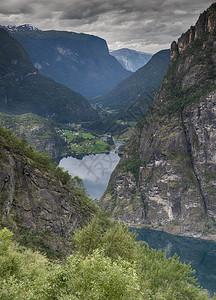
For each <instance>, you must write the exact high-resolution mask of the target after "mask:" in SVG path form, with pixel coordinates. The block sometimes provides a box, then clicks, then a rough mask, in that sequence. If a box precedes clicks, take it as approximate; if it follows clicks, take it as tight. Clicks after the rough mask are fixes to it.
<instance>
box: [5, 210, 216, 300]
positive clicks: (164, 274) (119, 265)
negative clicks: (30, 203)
mask: <svg viewBox="0 0 216 300" xmlns="http://www.w3.org/2000/svg"><path fill="white" fill-rule="evenodd" d="M12 235H13V234H12V233H11V232H10V231H9V230H8V229H6V228H4V229H2V230H1V231H0V299H2V300H10V299H11V300H12V299H13V300H15V299H19V300H22V299H23V300H24V299H25V300H26V299H32V300H33V299H41V300H42V299H43V300H45V299H62V300H63V299H64V300H69V299H72V300H77V299H92V300H93V299H100V300H103V299H104V300H105V299H113V300H116V299H130V300H133V299H134V300H135V299H136V300H137V299H149V300H150V299H151V300H162V299H163V300H164V299H165V300H174V299H182V300H183V299H184V300H185V299H194V300H195V299H196V300H199V299H200V300H201V299H202V300H204V299H209V298H208V295H207V293H206V292H204V291H203V290H202V289H201V288H200V287H199V286H198V285H197V284H196V280H195V279H194V277H193V274H194V272H193V271H192V270H191V268H190V265H186V264H183V263H181V262H179V258H178V257H177V256H174V257H172V258H169V259H167V258H166V254H165V253H162V252H161V251H156V250H153V249H150V248H149V247H148V245H147V244H146V243H137V242H136V241H135V236H134V235H133V234H132V233H129V232H128V229H127V227H125V226H124V225H121V224H119V223H115V222H111V221H110V220H109V219H108V218H106V217H104V216H103V215H102V214H101V213H100V214H99V216H97V217H96V218H95V219H94V220H93V221H92V222H91V223H90V224H88V225H87V226H86V227H84V228H83V229H81V230H79V231H77V232H76V233H75V235H74V237H73V241H72V244H73V245H75V247H76V250H75V251H74V253H73V254H72V255H70V256H68V257H67V258H66V259H65V261H64V262H62V261H50V260H48V259H47V257H46V256H45V255H44V254H41V253H39V252H36V251H34V252H33V251H32V250H30V249H26V248H23V247H21V246H19V245H18V244H16V243H14V242H13V241H12ZM214 299H216V298H214Z"/></svg>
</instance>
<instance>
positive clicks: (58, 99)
mask: <svg viewBox="0 0 216 300" xmlns="http://www.w3.org/2000/svg"><path fill="white" fill-rule="evenodd" d="M0 86H1V89H0V111H2V112H5V113H13V114H21V113H29V112H31V113H34V114H38V115H40V116H42V117H45V118H51V119H53V120H55V121H58V122H79V121H87V120H89V121H92V120H96V119H98V115H97V113H96V112H95V110H94V109H93V108H92V107H91V106H90V105H89V103H88V101H87V100H86V99H85V98H83V97H82V96H81V95H80V94H78V93H75V92H73V91H71V90H70V89H69V88H67V87H65V86H63V85H61V84H58V83H56V82H54V81H53V80H52V79H49V78H47V77H44V76H42V75H41V74H40V73H39V71H38V70H37V69H36V68H35V67H34V66H33V65H32V63H31V61H30V60H29V58H28V56H27V54H26V52H25V50H24V49H23V48H22V46H21V45H20V44H19V43H18V42H17V41H16V40H15V39H14V38H12V37H11V36H10V35H9V34H8V33H7V31H5V30H4V29H2V28H0Z"/></svg>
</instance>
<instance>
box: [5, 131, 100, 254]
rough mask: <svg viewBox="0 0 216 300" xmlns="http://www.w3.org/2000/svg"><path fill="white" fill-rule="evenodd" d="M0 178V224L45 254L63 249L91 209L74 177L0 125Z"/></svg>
mask: <svg viewBox="0 0 216 300" xmlns="http://www.w3.org/2000/svg"><path fill="white" fill-rule="evenodd" d="M0 178H1V181H0V226H6V227H9V228H11V229H12V230H13V231H14V232H16V236H17V238H18V237H22V238H23V239H24V240H23V242H24V243H25V245H27V244H28V243H30V244H31V245H33V246H34V245H35V246H37V248H41V249H43V250H44V249H47V250H48V252H49V251H53V253H50V254H55V255H56V254H58V253H59V254H60V253H61V252H63V253H64V252H67V251H68V249H69V248H70V243H69V240H70V237H71V235H72V234H73V232H74V231H75V230H76V229H77V228H79V227H81V226H82V225H84V224H85V223H86V222H87V221H88V220H90V219H91V217H92V216H93V214H94V212H95V208H94V206H92V204H91V201H90V200H89V199H88V197H87V196H86V195H85V192H84V191H83V190H82V189H81V188H80V187H79V186H77V185H76V181H75V180H72V179H70V177H69V175H68V174H67V173H64V172H63V171H61V170H60V169H59V168H56V167H54V165H52V163H51V162H50V160H49V158H47V157H44V156H43V155H41V154H38V153H37V152H35V151H33V150H32V148H31V147H28V146H26V144H25V142H24V141H23V140H20V139H18V138H17V137H15V136H13V135H12V134H11V133H10V132H9V131H7V130H5V129H2V128H1V127H0Z"/></svg>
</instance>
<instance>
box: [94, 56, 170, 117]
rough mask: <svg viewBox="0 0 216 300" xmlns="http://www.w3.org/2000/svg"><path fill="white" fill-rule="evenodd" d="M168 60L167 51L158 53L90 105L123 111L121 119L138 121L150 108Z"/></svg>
mask: <svg viewBox="0 0 216 300" xmlns="http://www.w3.org/2000/svg"><path fill="white" fill-rule="evenodd" d="M169 58H170V51H169V50H162V51H159V52H158V53H156V54H155V55H153V56H152V58H151V60H150V61H149V62H148V63H147V64H146V65H145V66H143V67H142V68H140V69H139V70H138V71H136V72H135V73H134V74H132V75H131V76H130V77H129V78H127V79H125V80H123V81H122V82H121V83H120V84H119V85H118V86H117V87H116V88H115V89H113V90H112V91H111V92H109V93H108V94H106V95H104V96H101V97H96V98H94V99H91V100H90V101H91V103H93V104H97V105H102V106H103V107H107V108H109V109H112V110H115V111H116V112H120V111H121V112H122V111H123V113H122V114H121V118H123V119H129V120H131V119H133V118H135V119H137V120H140V119H141V118H142V116H143V114H144V113H145V112H146V111H147V110H148V109H149V107H150V106H151V104H152V102H153V99H154V95H155V93H156V91H157V89H158V88H159V86H160V84H161V83H162V80H163V77H164V74H165V72H166V70H167V68H168V64H169ZM124 110H125V113H124ZM139 110H140V111H141V114H140V111H139ZM137 113H138V114H139V116H137Z"/></svg>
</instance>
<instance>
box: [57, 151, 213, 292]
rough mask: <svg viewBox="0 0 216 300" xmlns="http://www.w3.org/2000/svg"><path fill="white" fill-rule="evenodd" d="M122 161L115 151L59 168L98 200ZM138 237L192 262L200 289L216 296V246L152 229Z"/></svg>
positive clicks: (70, 160)
mask: <svg viewBox="0 0 216 300" xmlns="http://www.w3.org/2000/svg"><path fill="white" fill-rule="evenodd" d="M119 159H120V158H119V156H118V155H117V154H116V153H115V151H114V150H113V151H111V153H110V154H96V155H88V156H85V157H83V158H82V159H77V158H74V157H65V158H63V159H61V161H60V163H59V166H61V167H63V168H64V169H65V170H67V171H68V172H69V173H70V174H71V175H72V176H79V177H80V178H82V180H83V183H84V186H85V187H86V189H87V192H88V194H89V195H90V196H91V197H92V198H94V199H95V198H97V199H100V197H101V196H102V194H103V193H104V191H105V189H106V187H107V184H108V181H109V178H110V175H111V173H112V171H113V170H114V168H115V166H116V165H117V163H118V162H119ZM137 234H138V240H143V241H146V242H148V244H149V246H150V247H152V248H155V249H162V250H163V251H165V250H166V251H167V255H168V256H172V255H174V253H177V254H178V255H179V256H180V259H181V261H183V262H186V263H189V262H191V265H192V268H193V269H195V270H196V277H197V278H198V280H199V283H200V285H201V286H203V287H204V288H206V289H208V290H209V291H210V293H211V294H213V293H214V292H216V243H215V242H211V241H205V240H200V239H195V238H186V237H180V236H174V235H171V234H168V233H165V232H161V231H155V230H149V229H137Z"/></svg>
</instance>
